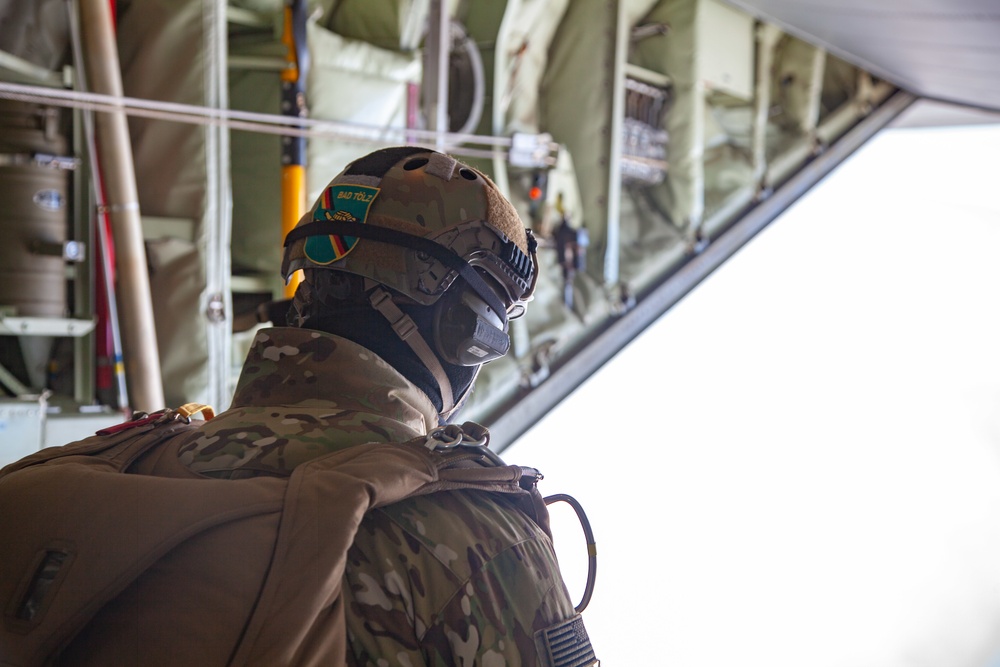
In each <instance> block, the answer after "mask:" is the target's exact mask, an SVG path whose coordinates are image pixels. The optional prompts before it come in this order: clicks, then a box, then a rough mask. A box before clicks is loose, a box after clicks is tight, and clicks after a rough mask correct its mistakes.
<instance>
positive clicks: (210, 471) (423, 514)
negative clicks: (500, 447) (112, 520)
mask: <svg viewBox="0 0 1000 667" xmlns="http://www.w3.org/2000/svg"><path fill="white" fill-rule="evenodd" d="M436 425H437V411H436V409H435V408H434V406H433V405H432V404H431V402H430V401H429V400H428V398H427V397H426V396H425V395H424V394H423V392H421V391H419V390H418V389H416V388H415V387H414V386H413V385H412V384H410V383H409V381H407V380H406V379H405V378H404V377H403V376H401V375H400V374H399V373H398V372H397V371H396V370H395V369H393V368H392V367H391V366H389V365H388V364H387V363H386V362H385V361H383V360H382V359H381V358H379V357H378V356H376V355H374V354H373V353H371V352H369V351H368V350H367V349H365V348H363V347H361V346H359V345H356V344H354V343H352V342H350V341H348V340H345V339H343V338H339V337H337V336H333V335H329V334H326V333H322V332H317V331H311V330H307V329H296V328H275V329H265V330H263V331H261V332H259V333H258V334H257V338H256V340H255V341H254V345H253V348H252V349H251V351H250V353H249V355H248V357H247V360H246V363H245V365H244V368H243V373H242V375H241V377H240V381H239V384H238V386H237V389H236V393H235V396H234V399H233V406H232V407H231V408H230V409H229V410H227V411H225V412H223V413H222V414H220V415H218V416H217V417H216V418H215V419H213V420H211V421H210V422H208V423H206V424H205V425H204V427H203V428H202V429H200V435H199V437H198V438H197V439H195V440H193V441H192V442H190V443H188V444H187V445H185V446H184V447H183V449H182V451H181V461H182V462H183V463H185V464H186V465H188V466H189V467H190V468H191V469H192V470H195V471H197V472H200V473H202V474H207V475H213V476H220V477H233V478H236V477H244V476H251V475H256V474H268V473H277V474H285V473H287V472H288V471H290V470H291V469H293V468H294V467H295V466H296V465H299V464H301V463H303V462H305V461H308V460H310V459H313V458H316V457H318V456H322V455H323V454H326V453H328V452H333V451H338V450H341V449H344V448H347V447H351V446H354V445H359V444H362V443H366V442H374V441H377V442H393V441H405V440H409V439H411V438H414V437H416V436H419V435H423V434H425V433H427V432H428V431H429V430H430V429H431V428H432V427H434V426H436ZM344 591H345V592H344V596H345V603H346V605H345V606H346V610H347V611H346V616H347V632H348V641H349V646H350V648H349V654H348V661H349V662H350V663H352V664H358V665H380V666H381V665H404V666H405V665H412V666H414V667H415V666H417V665H425V664H427V665H473V664H475V665H486V666H497V667H499V666H500V665H533V664H536V649H535V645H534V639H533V635H534V633H535V632H536V631H538V630H540V629H543V628H545V627H548V626H550V625H552V624H554V623H556V622H558V621H561V620H565V619H569V618H571V617H573V616H574V614H575V612H574V610H573V604H572V602H571V601H570V599H569V596H568V593H567V591H566V589H565V586H564V585H563V583H562V580H561V577H560V575H559V568H558V564H557V562H556V557H555V553H554V551H553V548H552V543H551V541H550V539H549V537H548V535H547V534H546V533H545V531H544V530H542V528H540V527H539V526H538V525H536V524H535V523H534V522H533V521H531V520H530V519H529V518H528V517H527V516H526V515H524V514H523V513H522V512H520V511H519V510H517V509H516V508H515V507H514V505H513V503H512V502H511V501H510V500H509V499H507V498H505V497H503V496H501V495H500V494H496V495H494V494H484V493H482V492H478V491H448V492H441V493H436V494H432V495H428V496H417V497H413V498H409V499H406V500H404V501H402V502H399V503H396V504H394V505H389V506H387V507H384V508H380V509H376V510H374V511H373V512H371V513H369V514H368V515H367V517H366V519H365V520H364V522H363V523H362V525H361V529H360V531H359V532H358V535H357V537H356V539H355V542H354V545H353V547H352V548H351V550H350V552H349V553H348V564H347V571H346V574H345V587H344Z"/></svg>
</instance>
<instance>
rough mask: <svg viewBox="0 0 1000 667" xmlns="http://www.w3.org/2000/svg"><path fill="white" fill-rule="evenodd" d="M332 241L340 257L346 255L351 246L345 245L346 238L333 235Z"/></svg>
mask: <svg viewBox="0 0 1000 667" xmlns="http://www.w3.org/2000/svg"><path fill="white" fill-rule="evenodd" d="M330 241H331V242H332V243H333V250H334V252H336V253H337V258H338V259H339V258H341V257H343V256H344V255H346V254H347V251H348V250H350V248H348V247H347V246H346V245H344V239H342V238H340V237H339V236H331V237H330Z"/></svg>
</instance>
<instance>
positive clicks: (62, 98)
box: [0, 82, 558, 164]
mask: <svg viewBox="0 0 1000 667" xmlns="http://www.w3.org/2000/svg"><path fill="white" fill-rule="evenodd" d="M0 98H4V99H13V100H20V101H24V102H33V103H36V104H47V105H51V106H60V107H69V108H77V109H89V110H91V111H108V112H124V113H125V114H127V115H130V116H139V117H143V118H152V119H157V120H166V121H172V122H177V123H189V124H194V125H223V126H226V127H228V128H230V129H234V130H245V131H248V132H257V133H264V134H277V135H283V136H292V137H306V138H335V139H341V140H344V141H357V142H374V143H389V142H392V141H398V142H400V143H406V142H407V139H408V138H415V139H417V140H418V141H424V142H426V143H434V141H435V139H436V138H437V137H438V136H440V135H443V136H444V137H445V138H446V140H447V141H448V142H449V143H451V142H454V143H468V144H476V145H480V146H483V147H494V149H496V148H509V147H510V146H511V144H512V139H511V138H510V137H497V136H487V135H473V134H461V133H452V132H435V131H432V130H420V129H414V128H404V127H384V126H376V125H361V124H356V123H346V122H343V121H333V120H320V119H315V118H289V117H288V116H282V115H278V114H262V113H255V112H250V111H239V110H232V109H217V108H211V107H201V106H196V105H192V104H180V103H177V102H162V101H154V100H145V99H141V98H136V97H117V96H114V95H103V94H100V93H89V92H83V91H71V90H62V89H58V88H47V87H42V86H28V85H22V84H16V83H8V82H0ZM548 148H549V152H550V153H551V152H554V151H556V150H558V144H557V143H555V142H549V145H548ZM449 152H451V153H453V154H455V155H466V156H469V157H482V156H487V155H492V153H491V152H488V150H487V149H486V148H482V149H475V148H466V147H463V146H455V147H454V149H452V150H450V151H449ZM549 159H550V160H551V161H552V162H553V164H554V160H553V159H552V158H549Z"/></svg>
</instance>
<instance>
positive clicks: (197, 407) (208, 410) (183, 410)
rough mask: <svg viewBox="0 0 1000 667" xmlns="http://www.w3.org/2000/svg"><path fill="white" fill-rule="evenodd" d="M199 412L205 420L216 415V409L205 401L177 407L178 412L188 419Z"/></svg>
mask: <svg viewBox="0 0 1000 667" xmlns="http://www.w3.org/2000/svg"><path fill="white" fill-rule="evenodd" d="M199 412H200V413H202V414H203V416H204V418H205V421H208V420H209V419H211V418H212V417H214V416H215V410H214V409H213V408H212V406H211V405H205V404H204V403H185V404H184V405H182V406H181V407H179V408H177V414H179V415H180V416H181V417H184V418H185V419H188V418H190V417H191V416H193V415H196V414H198V413H199Z"/></svg>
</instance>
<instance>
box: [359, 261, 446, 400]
mask: <svg viewBox="0 0 1000 667" xmlns="http://www.w3.org/2000/svg"><path fill="white" fill-rule="evenodd" d="M377 285H378V283H376V282H375V281H372V280H369V279H368V278H365V290H366V291H367V292H368V301H369V302H370V303H371V305H372V308H374V309H375V310H377V311H378V312H380V313H382V317H384V318H385V319H386V320H388V321H389V325H390V326H391V327H392V330H393V331H395V332H396V335H397V336H399V339H400V340H402V341H403V342H404V343H406V344H407V345H408V346H409V347H410V349H411V350H413V353H414V354H416V355H417V357H418V358H419V359H420V361H422V362H423V364H424V366H426V367H427V370H429V371H430V372H431V375H433V376H434V379H435V380H437V383H438V387H440V389H441V413H440V414H441V417H442V418H443V419H445V420H447V419H448V417H450V416H451V414H452V413H453V412H454V411H455V410H456V409H457V408H458V407H459V406H460V403H459V404H456V403H455V396H454V393H453V391H452V388H451V380H449V379H448V374H447V373H445V372H444V367H443V366H441V361H440V360H439V359H438V358H437V355H436V354H434V352H433V351H432V350H431V348H430V346H429V345H428V344H427V341H426V340H424V337H423V336H421V335H420V332H419V331H418V330H417V324H416V322H414V321H413V318H411V317H410V316H409V315H407V314H406V313H404V312H403V311H402V310H400V309H399V306H397V305H396V304H395V303H394V302H393V300H392V297H391V296H390V295H389V293H388V292H387V291H385V290H384V289H382V288H381V287H378V286H377ZM372 286H375V289H371V287H372Z"/></svg>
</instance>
